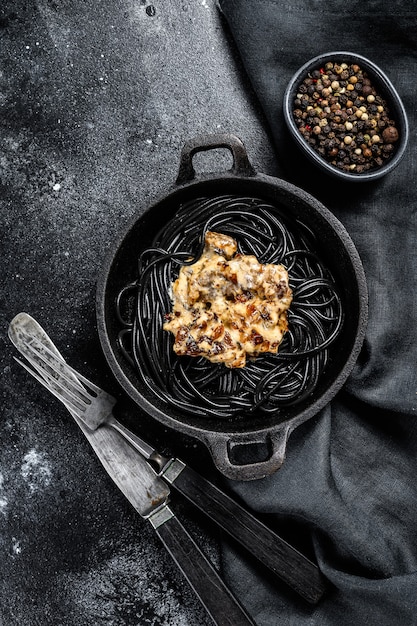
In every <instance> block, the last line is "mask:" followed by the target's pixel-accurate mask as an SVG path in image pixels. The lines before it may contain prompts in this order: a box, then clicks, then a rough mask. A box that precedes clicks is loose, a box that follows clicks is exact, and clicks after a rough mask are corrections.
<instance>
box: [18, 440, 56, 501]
mask: <svg viewBox="0 0 417 626" xmlns="http://www.w3.org/2000/svg"><path fill="white" fill-rule="evenodd" d="M20 473H21V474H22V477H23V480H24V481H25V482H26V483H27V484H28V486H29V489H30V492H31V493H34V492H35V491H39V490H40V489H42V487H47V486H48V485H49V484H50V482H51V476H52V472H51V469H50V467H49V463H48V460H47V458H46V454H45V453H44V452H37V451H36V450H35V448H32V449H31V450H29V452H28V453H27V454H25V456H24V457H23V463H22V467H21V469H20Z"/></svg>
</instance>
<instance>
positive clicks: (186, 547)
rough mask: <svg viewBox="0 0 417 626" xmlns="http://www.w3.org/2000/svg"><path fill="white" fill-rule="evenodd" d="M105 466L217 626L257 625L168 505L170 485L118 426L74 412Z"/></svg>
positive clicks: (79, 424)
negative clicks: (88, 421)
mask: <svg viewBox="0 0 417 626" xmlns="http://www.w3.org/2000/svg"><path fill="white" fill-rule="evenodd" d="M73 417H74V419H75V421H76V422H77V424H78V426H79V427H80V428H81V430H82V432H83V433H84V435H85V436H86V438H87V439H88V441H89V442H90V445H91V446H92V448H93V450H94V452H95V453H96V455H97V456H98V458H99V460H100V462H101V463H102V465H103V467H104V469H105V470H106V471H107V473H108V474H109V476H110V477H111V478H112V480H113V482H114V483H115V484H116V485H117V487H118V488H119V489H120V491H121V492H122V493H123V495H124V496H125V497H126V498H127V499H128V500H129V502H130V503H131V504H132V506H133V507H134V509H135V510H136V511H137V512H138V513H139V515H141V516H142V517H143V518H145V519H147V520H148V521H149V522H150V523H151V524H152V526H153V528H154V529H155V531H156V533H157V535H158V536H159V538H160V540H161V541H162V543H163V544H164V545H165V547H166V548H167V550H168V552H169V553H170V554H171V556H172V558H173V559H174V561H175V562H176V564H177V565H178V567H179V568H180V569H181V571H182V572H183V574H184V576H185V578H186V579H187V580H188V582H189V584H190V585H191V587H192V588H193V590H194V592H195V593H196V595H197V597H198V598H199V600H200V602H201V603H202V605H203V606H204V607H205V609H206V611H207V613H208V614H209V615H210V617H211V619H212V620H213V622H214V624H217V625H218V626H254V622H253V620H252V619H251V618H250V616H249V615H248V613H247V612H246V611H245V610H244V608H243V607H242V606H241V604H240V603H239V602H238V601H237V599H236V598H235V597H234V596H233V594H232V592H231V591H230V590H229V589H228V587H227V586H226V585H225V583H224V582H223V580H222V579H221V578H220V576H219V574H218V573H217V571H216V570H215V568H214V567H213V565H212V564H211V563H210V562H209V560H208V559H207V558H206V556H205V555H204V554H203V552H202V551H201V550H200V548H199V547H198V546H197V544H196V543H195V541H194V540H193V539H192V537H191V536H190V535H189V533H188V532H187V531H186V529H185V528H184V526H183V525H182V524H181V522H180V521H179V520H178V518H177V517H176V516H175V514H174V513H173V511H172V510H171V508H170V507H169V505H168V497H169V493H170V490H169V487H168V485H167V484H166V483H165V482H164V481H163V480H161V479H160V478H159V476H158V475H157V474H156V472H155V471H154V470H153V468H152V467H151V466H150V465H149V463H147V462H146V460H145V459H143V458H142V457H140V456H138V454H137V453H136V451H135V450H134V449H133V448H132V446H131V445H129V443H127V442H126V440H125V439H124V438H123V437H122V436H121V435H120V434H119V433H118V432H116V431H115V430H113V429H111V428H109V427H108V426H103V427H102V428H98V429H97V430H95V431H91V430H89V429H88V428H87V427H86V426H85V425H84V424H83V423H82V421H81V420H80V419H79V418H77V417H76V416H75V415H73Z"/></svg>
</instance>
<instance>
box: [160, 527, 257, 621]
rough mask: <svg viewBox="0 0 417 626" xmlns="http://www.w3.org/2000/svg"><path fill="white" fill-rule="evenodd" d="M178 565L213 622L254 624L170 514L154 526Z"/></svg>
mask: <svg viewBox="0 0 417 626" xmlns="http://www.w3.org/2000/svg"><path fill="white" fill-rule="evenodd" d="M155 531H156V532H157V534H158V535H159V537H160V539H161V541H162V543H163V544H164V545H165V547H166V548H167V550H168V551H169V553H170V554H171V556H172V557H173V559H174V561H175V562H176V564H177V565H178V567H179V568H180V569H181V571H182V572H183V574H184V576H185V577H186V579H187V580H188V582H189V584H190V585H191V587H192V588H193V589H194V591H195V593H196V594H197V596H198V598H199V599H200V601H201V603H202V604H203V606H204V607H205V609H206V611H207V612H208V614H209V615H210V617H211V618H212V620H213V622H214V624H216V625H217V626H255V623H254V622H253V620H252V619H251V618H250V617H249V615H248V614H247V613H246V611H245V610H244V608H243V607H242V606H241V605H240V603H239V602H238V600H237V599H236V598H235V597H234V596H233V594H232V592H231V591H230V589H229V588H228V587H226V585H225V583H224V582H223V580H222V579H221V578H220V576H219V575H218V573H217V571H216V570H215V569H214V567H213V565H212V564H211V563H210V561H209V560H208V559H207V558H206V557H205V555H204V554H203V552H202V551H201V550H200V548H199V547H198V546H197V544H196V543H195V542H194V540H193V539H192V538H191V536H190V535H189V534H188V532H187V531H186V529H185V528H184V526H183V525H182V524H181V523H180V522H179V521H178V519H177V518H176V517H175V516H173V517H171V518H170V519H168V520H167V521H165V522H164V523H163V524H162V525H161V526H158V527H157V528H155Z"/></svg>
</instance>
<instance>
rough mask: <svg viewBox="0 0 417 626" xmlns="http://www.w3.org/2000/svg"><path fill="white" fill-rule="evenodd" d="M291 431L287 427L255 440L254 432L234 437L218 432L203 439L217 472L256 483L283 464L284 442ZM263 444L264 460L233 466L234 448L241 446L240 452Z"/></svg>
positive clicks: (262, 435)
mask: <svg viewBox="0 0 417 626" xmlns="http://www.w3.org/2000/svg"><path fill="white" fill-rule="evenodd" d="M289 434H290V428H289V427H286V428H284V429H282V430H281V429H280V430H278V431H275V432H272V433H271V432H270V433H266V434H265V433H260V434H259V437H258V438H257V437H256V434H254V433H242V434H238V435H236V434H233V435H230V434H228V433H224V434H222V433H218V432H216V433H215V434H213V437H210V436H209V437H208V438H207V439H206V445H207V447H208V448H209V450H210V453H211V456H212V459H213V462H214V464H215V465H216V467H217V469H218V470H220V472H221V473H222V474H223V475H224V476H226V477H227V478H230V479H232V480H257V479H259V478H265V476H270V475H271V474H273V473H274V472H276V471H277V470H279V468H280V467H281V465H282V464H283V462H284V459H285V451H286V446H287V440H288V437H289ZM257 445H262V446H263V447H266V448H267V449H268V451H269V456H268V458H267V459H265V460H262V461H254V462H249V463H242V464H240V463H235V462H233V460H232V459H231V454H233V449H234V448H236V447H241V448H242V451H243V450H244V449H245V448H247V449H250V448H251V447H253V446H257Z"/></svg>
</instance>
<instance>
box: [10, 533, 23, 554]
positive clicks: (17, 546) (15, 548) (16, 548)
mask: <svg viewBox="0 0 417 626" xmlns="http://www.w3.org/2000/svg"><path fill="white" fill-rule="evenodd" d="M12 552H13V554H16V555H19V554H20V553H21V552H22V546H21V545H20V541H18V539H16V537H12Z"/></svg>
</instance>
